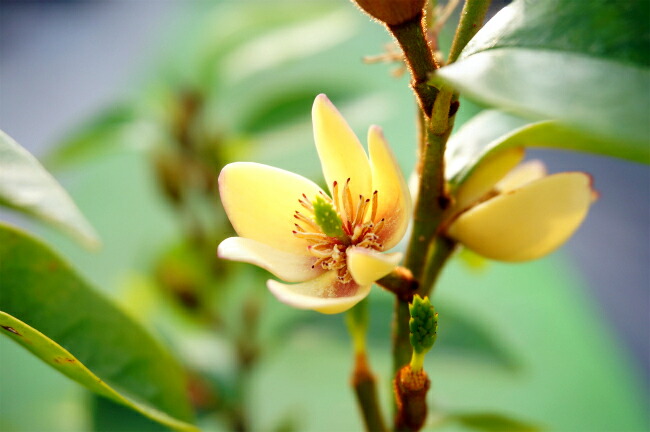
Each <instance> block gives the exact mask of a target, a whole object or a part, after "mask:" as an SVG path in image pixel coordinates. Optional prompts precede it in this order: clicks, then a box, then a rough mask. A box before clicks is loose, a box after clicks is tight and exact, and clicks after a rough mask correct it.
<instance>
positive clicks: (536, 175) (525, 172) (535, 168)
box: [494, 160, 546, 193]
mask: <svg viewBox="0 0 650 432" xmlns="http://www.w3.org/2000/svg"><path fill="white" fill-rule="evenodd" d="M544 176H546V166H545V165H544V163H543V162H542V161H540V160H531V161H528V162H524V163H523V164H521V165H519V166H517V167H516V168H515V169H513V170H512V171H510V172H509V173H508V175H507V176H505V177H504V178H503V179H501V181H500V182H499V183H497V184H496V185H495V186H494V188H495V189H496V190H497V191H499V192H501V193H503V192H509V191H511V190H515V189H518V188H520V187H522V186H524V185H526V184H528V183H530V182H533V181H535V180H539V179H541V178H542V177H544Z"/></svg>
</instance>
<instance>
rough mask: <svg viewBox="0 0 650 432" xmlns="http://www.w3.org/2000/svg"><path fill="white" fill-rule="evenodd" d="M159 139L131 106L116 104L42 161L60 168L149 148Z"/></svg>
mask: <svg viewBox="0 0 650 432" xmlns="http://www.w3.org/2000/svg"><path fill="white" fill-rule="evenodd" d="M161 136H162V135H161V132H160V131H159V130H158V127H157V126H156V124H155V123H154V122H153V121H152V120H147V119H146V117H145V116H143V113H141V112H139V111H138V110H136V109H135V107H132V106H128V105H116V106H114V107H112V108H109V109H108V110H106V111H104V112H100V113H99V114H97V115H96V116H94V117H92V118H91V119H90V120H88V121H87V122H86V123H85V124H82V126H81V127H80V128H79V129H78V130H76V131H73V132H72V133H70V135H69V136H68V137H67V138H65V139H63V140H62V141H61V142H60V143H59V145H57V146H56V147H54V149H53V150H52V151H51V152H50V153H49V154H48V155H47V156H46V159H45V161H46V164H47V165H48V166H50V167H53V168H61V167H65V166H68V165H71V164H76V163H80V162H86V161H87V160H89V159H92V158H94V157H97V156H101V155H106V154H112V153H115V152H117V151H121V150H124V149H138V148H150V147H153V146H154V145H155V143H156V142H157V141H158V140H160V139H161Z"/></svg>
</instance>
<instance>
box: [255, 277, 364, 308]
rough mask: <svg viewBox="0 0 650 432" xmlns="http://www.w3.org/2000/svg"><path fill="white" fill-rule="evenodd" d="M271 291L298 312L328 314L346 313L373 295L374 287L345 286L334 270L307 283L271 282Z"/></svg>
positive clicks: (351, 284)
mask: <svg viewBox="0 0 650 432" xmlns="http://www.w3.org/2000/svg"><path fill="white" fill-rule="evenodd" d="M266 286H268V288H269V290H270V291H271V292H272V293H273V295H274V296H276V297H277V299H278V300H280V301H281V302H282V303H286V304H288V305H290V306H293V307H295V308H298V309H313V310H315V311H318V312H321V313H325V314H335V313H340V312H345V311H346V310H348V309H350V308H351V307H352V306H354V305H355V304H357V303H359V302H360V301H361V300H363V299H364V298H365V297H366V296H367V295H368V294H369V293H370V287H371V286H370V285H366V286H359V285H357V284H356V283H354V282H350V283H348V284H341V283H340V282H339V281H338V279H337V274H336V272H334V271H329V272H327V273H325V274H323V275H321V276H319V277H317V278H315V279H312V280H310V281H307V282H303V283H299V284H293V285H287V284H283V283H280V282H278V281H274V280H269V281H267V283H266Z"/></svg>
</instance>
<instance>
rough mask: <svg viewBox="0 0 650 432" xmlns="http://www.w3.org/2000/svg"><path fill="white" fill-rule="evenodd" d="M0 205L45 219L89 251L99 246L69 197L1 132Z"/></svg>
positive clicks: (18, 146) (36, 162) (46, 173)
mask: <svg viewBox="0 0 650 432" xmlns="http://www.w3.org/2000/svg"><path fill="white" fill-rule="evenodd" d="M0 204H1V205H5V206H7V207H10V208H13V209H16V210H19V211H21V212H23V213H26V214H28V215H31V216H35V217H37V218H39V219H42V220H45V221H47V222H50V223H52V224H54V225H55V226H57V227H59V228H60V229H62V230H63V231H65V232H67V233H68V234H70V235H72V236H73V237H74V238H76V239H77V240H79V241H80V242H81V243H82V244H84V245H86V246H87V247H90V248H96V247H98V246H99V244H100V243H99V238H98V237H97V234H96V233H95V230H94V229H93V227H92V226H91V225H90V223H88V221H87V220H86V219H85V218H84V216H83V215H82V214H81V212H80V211H79V209H78V208H77V206H76V205H75V203H74V202H73V201H72V198H70V196H69V195H68V193H67V192H66V191H65V190H64V189H63V188H62V187H61V185H60V184H59V183H58V182H57V181H56V180H55V179H54V177H52V175H51V174H50V173H48V172H47V171H46V170H45V168H43V166H42V165H41V164H40V163H39V162H38V161H37V160H36V158H35V157H34V156H32V155H31V154H30V153H29V152H28V151H27V150H25V149H24V148H23V147H21V146H20V145H19V144H18V143H16V141H14V140H13V139H12V138H11V137H10V136H9V135H7V134H6V133H4V132H3V131H0Z"/></svg>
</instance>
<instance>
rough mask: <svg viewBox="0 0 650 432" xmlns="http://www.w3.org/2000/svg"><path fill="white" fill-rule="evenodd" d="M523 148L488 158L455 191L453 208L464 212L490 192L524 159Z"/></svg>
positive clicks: (516, 148)
mask: <svg viewBox="0 0 650 432" xmlns="http://www.w3.org/2000/svg"><path fill="white" fill-rule="evenodd" d="M524 154H525V151H524V149H523V147H515V148H511V149H507V150H504V151H501V152H498V153H495V154H494V155H491V156H488V157H487V158H486V159H485V160H484V161H483V162H481V163H480V164H479V165H478V166H477V167H476V168H475V169H474V171H473V172H472V173H471V174H470V176H469V178H468V179H467V180H465V182H463V184H461V185H460V186H459V187H458V189H457V191H456V203H455V208H456V209H458V210H464V209H465V208H467V207H468V206H469V205H471V204H473V203H475V202H476V201H478V200H479V199H480V198H482V197H483V196H485V195H486V194H487V193H488V192H490V191H491V190H492V188H493V187H494V185H495V184H496V183H497V182H498V181H499V180H501V179H502V178H503V177H505V176H506V174H508V172H509V171H510V170H512V169H513V168H514V167H515V166H517V164H518V163H519V162H521V160H522V159H523V158H524Z"/></svg>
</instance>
